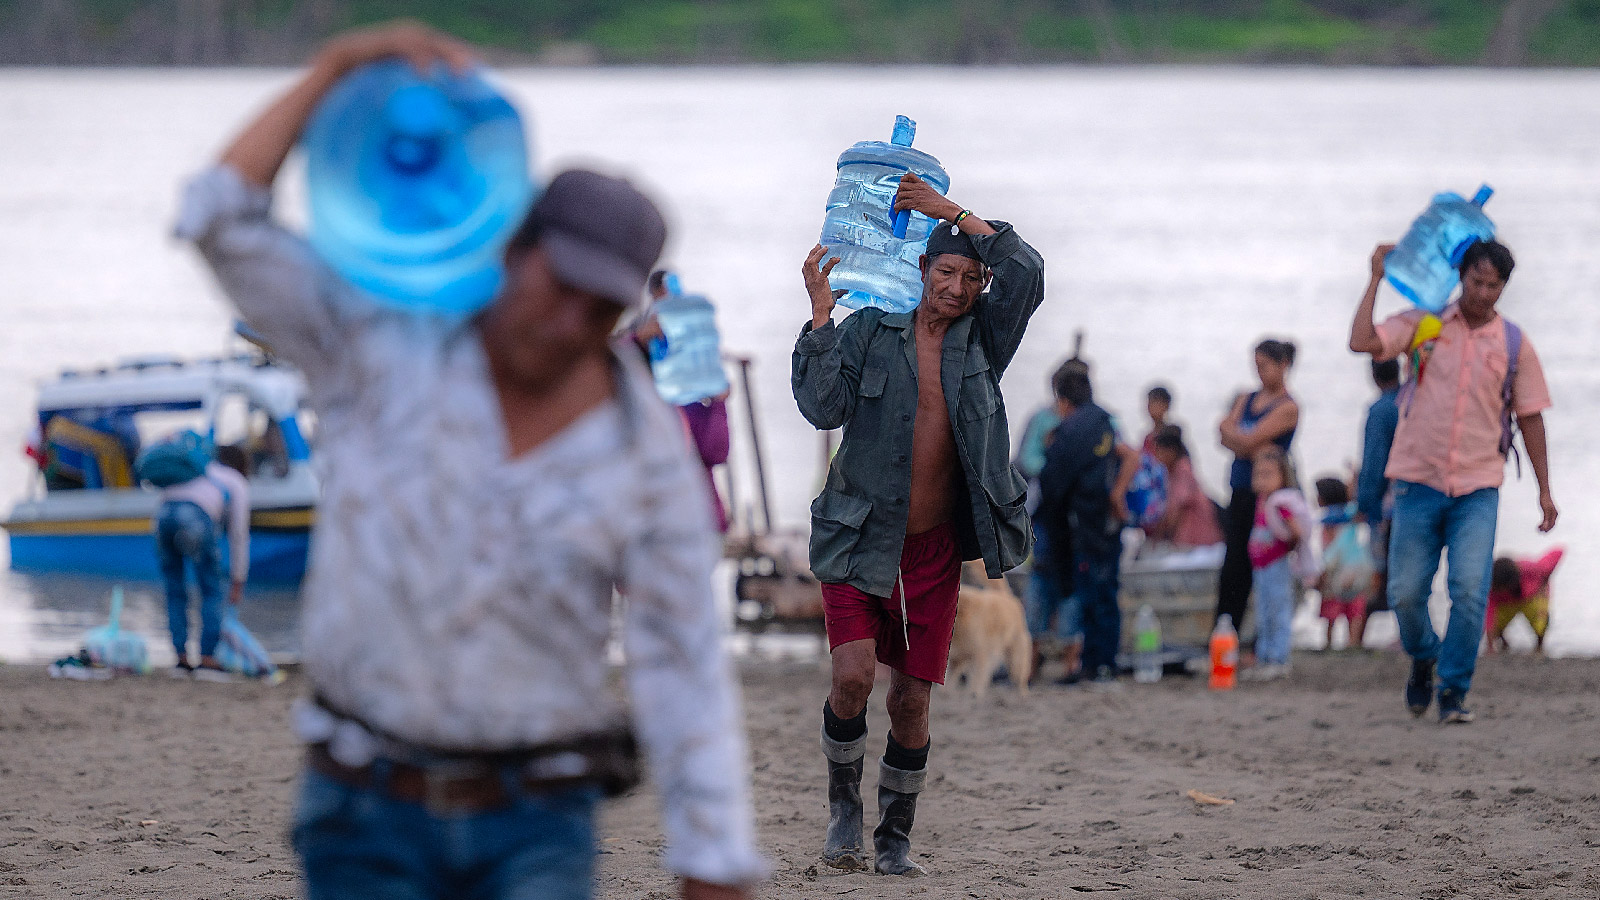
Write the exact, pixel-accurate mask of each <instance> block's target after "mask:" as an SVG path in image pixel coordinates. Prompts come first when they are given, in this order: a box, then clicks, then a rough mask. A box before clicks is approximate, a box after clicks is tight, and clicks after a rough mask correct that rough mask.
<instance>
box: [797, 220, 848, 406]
mask: <svg viewBox="0 0 1600 900" xmlns="http://www.w3.org/2000/svg"><path fill="white" fill-rule="evenodd" d="M827 255H828V248H826V247H824V246H822V245H821V244H818V245H817V246H815V247H813V248H811V252H810V253H809V254H807V255H806V261H805V263H804V266H803V267H802V269H801V275H802V276H803V277H804V278H805V282H806V293H807V294H809V295H810V298H811V321H810V323H809V324H808V325H807V327H806V329H805V330H804V331H802V332H801V333H800V337H799V338H798V339H797V340H796V341H795V344H794V360H793V367H792V369H791V371H790V375H789V387H790V389H791V390H792V391H793V392H794V402H795V404H796V405H797V406H799V407H800V414H801V415H803V416H805V417H806V421H808V422H810V423H811V424H812V425H813V426H815V427H816V428H818V429H821V430H823V431H828V430H830V429H834V428H838V427H839V426H841V425H843V424H844V423H845V421H846V420H847V419H849V418H850V416H851V414H852V413H854V412H855V408H856V391H857V390H858V388H859V387H860V384H861V357H862V347H861V346H860V343H859V337H860V335H859V333H858V329H857V328H856V327H855V325H854V323H853V322H848V321H847V322H846V323H845V327H843V328H841V327H839V326H836V325H834V324H833V318H832V317H833V304H834V301H835V300H838V299H839V297H840V296H842V295H843V294H844V291H836V290H834V289H833V287H832V285H831V284H830V283H829V282H828V273H830V272H832V271H833V267H834V265H836V264H837V263H838V262H839V257H837V256H835V257H833V258H832V259H829V260H828V261H827V262H823V257H825V256H827Z"/></svg>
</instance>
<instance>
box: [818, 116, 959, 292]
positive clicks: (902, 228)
mask: <svg viewBox="0 0 1600 900" xmlns="http://www.w3.org/2000/svg"><path fill="white" fill-rule="evenodd" d="M916 134H917V123H916V122H913V121H911V120H910V119H908V118H906V117H905V116H897V117H896V118H895V120H894V133H893V135H892V136H891V137H890V139H889V142H888V143H884V142H883V141H861V142H859V143H856V144H854V145H852V146H851V147H850V149H848V150H846V151H845V152H843V153H841V154H839V177H838V180H837V181H836V182H834V185H833V191H832V192H831V193H829V194H828V214H827V217H826V218H825V219H823V222H822V243H823V244H824V245H825V246H827V248H828V255H829V256H830V257H832V256H837V257H839V264H838V265H837V266H834V268H833V273H832V275H831V276H830V277H829V281H830V282H831V283H832V285H833V287H834V289H835V290H844V291H846V292H847V293H846V294H845V295H844V296H843V297H841V298H840V299H839V301H838V302H839V305H840V306H844V307H848V308H850V309H861V308H863V307H867V306H876V307H878V308H880V309H886V310H889V311H890V312H906V311H908V310H912V309H915V308H916V306H917V303H919V302H920V301H921V300H922V272H921V271H920V270H919V269H918V268H917V259H918V257H920V256H922V253H923V251H924V250H926V249H927V247H928V235H929V233H931V232H932V231H933V225H934V221H933V220H932V219H930V218H928V217H927V216H925V215H923V214H922V213H914V212H909V211H906V212H901V213H899V214H896V213H895V212H894V194H895V191H896V190H898V189H899V187H900V176H902V175H904V174H905V173H907V172H914V173H916V175H917V177H919V178H922V179H923V180H925V181H927V182H928V183H929V184H930V185H932V186H933V187H934V189H935V190H937V191H938V192H939V193H941V194H944V193H947V192H949V190H950V176H949V175H947V174H945V171H944V167H943V166H941V165H939V161H938V160H937V159H934V158H933V157H932V156H929V155H928V154H926V153H923V152H922V151H920V150H913V149H911V142H912V140H913V139H914V138H915V137H916Z"/></svg>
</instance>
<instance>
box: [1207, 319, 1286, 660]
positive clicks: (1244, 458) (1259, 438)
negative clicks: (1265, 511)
mask: <svg viewBox="0 0 1600 900" xmlns="http://www.w3.org/2000/svg"><path fill="white" fill-rule="evenodd" d="M1293 365H1294V344H1292V343H1290V342H1288V341H1279V340H1273V339H1270V338H1269V339H1267V340H1264V341H1262V342H1261V343H1260V344H1257V345H1256V374H1257V376H1259V377H1260V379H1261V387H1260V388H1259V389H1257V390H1254V391H1251V392H1250V393H1248V394H1242V395H1240V396H1239V397H1238V398H1237V399H1235V400H1234V401H1233V408H1232V409H1231V410H1229V412H1228V415H1227V416H1226V417H1225V418H1223V420H1222V424H1221V425H1219V426H1218V427H1217V433H1218V436H1219V438H1220V439H1221V441H1222V446H1223V447H1225V448H1226V449H1228V450H1231V451H1233V468H1232V470H1231V471H1230V472H1229V476H1228V486H1229V487H1230V488H1231V489H1232V490H1233V497H1232V499H1231V500H1230V501H1229V502H1228V512H1227V516H1226V519H1225V520H1224V523H1223V524H1224V528H1223V536H1224V538H1225V539H1226V540H1227V544H1228V549H1227V553H1226V554H1225V555H1224V556H1223V560H1222V572H1221V573H1220V574H1219V576H1218V578H1217V612H1216V614H1217V616H1218V617H1219V618H1220V617H1221V616H1222V614H1223V613H1227V614H1228V615H1229V616H1232V617H1233V624H1234V626H1235V627H1238V628H1240V629H1241V630H1242V629H1243V625H1244V613H1245V609H1246V608H1247V607H1248V605H1249V602H1250V585H1251V572H1250V529H1251V527H1252V526H1253V525H1254V523H1255V515H1256V493H1255V491H1254V490H1253V489H1252V487H1251V483H1250V481H1251V476H1252V473H1253V470H1252V467H1251V463H1250V460H1251V458H1252V457H1254V456H1255V454H1256V451H1258V450H1260V449H1261V448H1262V447H1265V446H1268V445H1269V444H1276V445H1277V446H1278V448H1279V449H1281V450H1282V451H1283V452H1284V454H1285V455H1287V454H1288V452H1289V447H1290V445H1291V444H1292V443H1293V442H1294V432H1295V428H1296V427H1297V426H1298V425H1299V424H1300V405H1299V404H1298V403H1296V402H1295V400H1294V397H1292V396H1290V395H1289V388H1288V384H1287V381H1288V376H1289V368H1290V367H1291V366H1293Z"/></svg>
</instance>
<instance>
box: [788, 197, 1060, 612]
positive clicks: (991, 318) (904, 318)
mask: <svg viewBox="0 0 1600 900" xmlns="http://www.w3.org/2000/svg"><path fill="white" fill-rule="evenodd" d="M990 224H991V225H993V226H994V227H995V229H996V230H997V232H998V233H996V234H993V235H981V236H979V235H975V236H973V238H972V242H973V244H974V245H975V246H976V247H977V249H978V253H979V255H980V256H982V257H983V262H984V263H985V264H986V265H988V266H989V268H990V269H991V270H992V271H993V273H994V280H993V281H992V282H991V283H990V285H989V290H988V291H986V292H985V293H984V294H983V295H982V296H980V297H979V298H978V301H977V303H976V304H975V305H974V306H973V308H972V312H970V313H968V314H967V315H965V316H962V317H961V318H959V319H957V320H956V321H955V322H953V323H952V324H951V326H950V330H949V331H948V332H947V333H946V334H945V338H944V352H943V359H942V361H941V363H940V379H941V383H942V385H943V387H944V396H945V401H946V403H947V404H948V405H949V410H950V422H951V424H952V426H953V427H954V431H955V444H956V452H957V455H958V456H959V458H960V460H961V474H962V476H963V478H962V487H961V490H962V493H963V494H964V499H965V500H966V502H965V503H961V502H958V503H957V504H956V518H955V522H954V524H955V527H956V533H957V535H958V539H959V541H960V546H961V553H962V558H963V559H978V558H980V557H981V558H982V559H983V561H984V565H985V568H986V569H987V570H988V573H989V576H990V577H992V578H997V577H999V576H1000V575H1001V574H1002V573H1004V572H1005V571H1006V570H1008V569H1013V568H1016V567H1017V566H1018V565H1020V564H1021V563H1022V561H1023V560H1025V559H1027V558H1028V553H1029V552H1030V551H1031V550H1032V546H1033V531H1032V529H1031V528H1030V527H1029V524H1028V513H1027V511H1026V510H1025V509H1024V508H1023V505H1024V501H1025V498H1026V494H1027V483H1026V482H1025V481H1024V480H1023V477H1022V475H1021V474H1020V473H1018V472H1017V471H1016V469H1014V468H1013V467H1012V465H1011V445H1010V433H1009V429H1008V427H1007V424H1006V409H1005V403H1004V402H1003V400H1002V399H1001V396H1000V376H1001V375H1002V374H1004V372H1005V369H1006V366H1007V365H1009V364H1010V362H1011V358H1012V357H1013V356H1014V355H1016V352H1017V346H1018V345H1019V344H1020V343H1022V334H1023V331H1024V330H1025V329H1026V328H1027V326H1028V319H1029V317H1030V316H1032V315H1033V311H1034V310H1036V309H1038V308H1039V304H1040V303H1041V302H1042V301H1043V300H1044V260H1043V259H1042V258H1040V256H1039V254H1038V253H1037V252H1036V251H1035V250H1034V249H1033V248H1032V247H1030V246H1028V245H1027V244H1026V243H1024V242H1023V241H1022V239H1021V238H1019V237H1017V233H1016V232H1015V231H1013V230H1012V229H1011V226H1010V225H1007V224H1006V223H1004V222H991V223H990ZM913 315H914V314H913V313H885V312H884V311H883V310H879V309H863V310H860V311H859V312H856V313H854V314H853V315H851V316H850V317H848V318H846V319H845V320H844V322H843V324H840V325H835V324H834V323H832V322H829V323H828V324H826V325H823V326H822V327H821V328H817V329H814V330H813V329H812V328H811V323H810V322H807V323H806V325H805V328H804V329H802V330H801V332H800V338H799V340H797V341H796V342H795V347H794V369H793V373H792V376H791V380H790V383H791V386H792V387H793V389H794V398H795V402H796V403H798V404H799V406H800V412H801V414H802V415H804V416H805V417H806V419H807V420H808V421H809V422H811V424H812V425H815V426H816V427H817V428H819V429H833V428H840V427H843V429H844V437H843V440H842V441H841V443H840V445H839V452H838V453H837V454H836V455H835V456H834V458H833V463H832V464H831V465H830V466H829V467H828V479H827V483H826V485H825V486H824V487H823V489H822V493H821V494H820V495H819V496H818V497H817V499H816V500H815V502H813V503H812V504H811V570H812V572H814V573H815V574H816V576H817V578H818V579H820V580H821V581H823V582H825V583H832V584H839V583H843V584H850V585H853V586H855V587H857V588H859V589H860V590H862V591H865V592H866V593H868V594H871V595H873V596H877V597H888V596H890V595H891V594H892V593H893V590H894V584H895V580H896V577H897V575H898V573H899V568H900V551H901V548H902V546H903V545H904V543H905V537H906V518H907V515H908V512H909V510H908V507H909V505H910V504H909V499H910V496H911V427H912V420H913V418H914V416H915V415H916V411H917V350H916V344H915V341H916V337H915V330H914V329H913V328H912V316H913Z"/></svg>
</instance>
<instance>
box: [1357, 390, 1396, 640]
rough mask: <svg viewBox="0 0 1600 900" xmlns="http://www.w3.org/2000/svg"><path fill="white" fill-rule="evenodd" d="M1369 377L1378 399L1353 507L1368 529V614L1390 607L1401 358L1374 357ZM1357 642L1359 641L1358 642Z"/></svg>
mask: <svg viewBox="0 0 1600 900" xmlns="http://www.w3.org/2000/svg"><path fill="white" fill-rule="evenodd" d="M1372 380H1373V382H1374V383H1375V384H1377V386H1378V392H1379V395H1378V399H1376V400H1374V401H1372V405H1371V406H1369V407H1367V423H1366V426H1365V427H1364V429H1363V432H1362V440H1361V473H1360V474H1359V475H1358V476H1357V477H1356V510H1357V511H1358V512H1360V513H1361V517H1362V518H1363V519H1365V520H1366V522H1367V527H1368V528H1369V529H1371V534H1372V538H1371V540H1370V541H1369V543H1370V545H1371V550H1370V552H1371V554H1372V565H1373V575H1374V578H1373V587H1372V599H1371V601H1369V602H1368V603H1367V615H1369V616H1370V615H1371V614H1373V613H1375V612H1381V611H1383V610H1386V609H1388V608H1389V577H1388V576H1389V524H1390V519H1391V518H1392V513H1393V512H1394V504H1393V503H1392V502H1391V501H1390V500H1389V486H1390V484H1391V482H1390V480H1389V479H1388V478H1387V477H1386V476H1385V475H1384V474H1383V470H1384V469H1385V468H1388V466H1389V448H1390V446H1392V445H1393V444H1394V430H1395V429H1396V428H1398V427H1399V426H1400V361H1399V360H1394V359H1385V360H1381V361H1380V360H1373V361H1372ZM1357 643H1359V642H1357Z"/></svg>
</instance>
